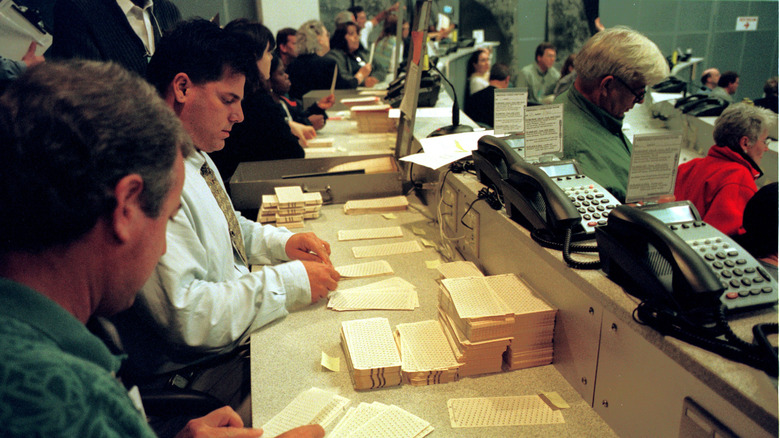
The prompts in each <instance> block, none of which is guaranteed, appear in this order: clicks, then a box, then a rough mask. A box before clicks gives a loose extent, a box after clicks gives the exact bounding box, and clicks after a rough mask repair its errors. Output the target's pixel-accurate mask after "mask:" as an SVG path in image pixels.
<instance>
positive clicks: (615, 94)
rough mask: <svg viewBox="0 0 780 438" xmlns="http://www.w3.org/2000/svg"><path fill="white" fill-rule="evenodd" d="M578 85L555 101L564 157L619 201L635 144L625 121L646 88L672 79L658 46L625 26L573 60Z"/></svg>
mask: <svg viewBox="0 0 780 438" xmlns="http://www.w3.org/2000/svg"><path fill="white" fill-rule="evenodd" d="M574 69H575V70H576V71H577V79H576V80H575V81H574V87H572V88H570V89H569V90H567V91H566V92H565V93H563V94H561V95H560V96H558V97H557V98H555V103H562V104H563V155H564V158H574V159H576V160H577V162H578V163H579V164H580V168H581V169H582V171H583V172H584V173H585V175H587V176H589V177H591V178H593V179H594V180H595V181H596V182H597V183H599V184H601V185H602V186H604V188H606V189H607V190H609V191H610V192H611V193H612V194H613V195H615V197H616V198H617V199H618V200H620V201H621V202H622V201H624V200H625V197H626V186H627V185H628V168H629V166H630V164H631V142H630V141H629V140H628V138H626V136H625V135H624V134H623V131H622V128H623V117H624V116H625V114H626V112H627V111H628V110H630V109H631V108H633V107H634V105H635V104H637V103H642V102H643V101H644V99H645V87H647V86H649V85H654V84H656V83H658V82H660V81H661V80H662V79H663V78H665V77H667V76H668V75H669V66H668V64H667V62H666V59H665V58H664V56H663V55H662V54H661V51H660V50H658V47H657V46H656V45H655V44H654V43H653V42H652V41H650V40H649V39H648V38H647V37H645V36H644V35H642V34H640V33H639V32H636V31H634V30H632V29H629V28H627V27H622V26H618V27H614V28H610V29H605V30H603V31H601V32H598V33H596V34H595V35H593V36H592V37H591V38H590V39H589V40H588V41H587V42H586V43H585V45H584V46H583V47H582V50H580V52H579V53H578V54H577V57H576V58H575V60H574Z"/></svg>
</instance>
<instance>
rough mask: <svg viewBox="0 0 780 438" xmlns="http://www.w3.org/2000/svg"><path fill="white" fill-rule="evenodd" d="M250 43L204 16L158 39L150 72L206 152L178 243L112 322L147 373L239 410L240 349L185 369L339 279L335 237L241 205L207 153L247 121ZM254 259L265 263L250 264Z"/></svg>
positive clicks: (171, 240)
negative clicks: (265, 219) (271, 220)
mask: <svg viewBox="0 0 780 438" xmlns="http://www.w3.org/2000/svg"><path fill="white" fill-rule="evenodd" d="M242 41H243V40H240V39H239V37H238V36H237V35H236V34H235V33H233V32H230V31H227V30H224V29H221V28H220V27H219V26H218V25H216V24H213V23H210V22H208V21H205V20H193V21H189V22H184V23H181V24H180V25H179V26H177V27H176V28H174V29H173V31H172V32H171V33H170V34H168V35H166V36H165V37H164V38H163V39H162V40H160V44H159V45H158V50H157V53H155V55H154V57H153V58H152V61H151V62H150V63H149V70H148V72H149V80H150V81H151V82H152V84H154V85H155V86H156V87H157V89H158V91H159V92H160V94H161V95H162V96H163V100H165V102H166V103H167V104H168V106H169V107H170V108H171V109H173V111H174V112H175V113H176V115H177V116H179V119H180V120H181V121H182V124H183V125H184V128H185V129H186V130H187V132H188V133H189V135H190V137H191V138H192V141H193V143H194V145H195V148H196V151H195V153H193V154H192V155H191V156H190V157H188V158H187V159H186V160H185V164H184V167H185V171H186V175H187V180H186V182H185V184H184V189H183V192H182V199H181V202H182V208H181V211H180V212H179V213H178V214H177V215H176V216H175V217H174V218H173V220H172V222H171V223H170V226H169V227H168V231H167V236H168V252H167V253H166V254H165V255H164V256H163V257H162V258H160V262H159V263H158V265H157V267H156V270H155V275H154V276H152V278H151V279H150V281H148V282H147V283H146V284H145V285H144V287H143V289H142V290H141V293H140V294H139V299H138V301H137V302H136V304H135V305H134V306H133V307H132V308H131V309H130V310H129V311H127V312H124V313H122V314H120V315H117V317H116V318H115V319H114V321H115V323H116V326H117V329H118V330H119V332H120V335H121V337H122V341H123V343H124V346H125V349H126V350H127V351H128V353H129V354H130V363H129V364H128V365H129V366H128V372H129V373H131V375H134V377H135V378H136V379H137V380H144V381H146V382H147V385H148V386H150V387H159V386H163V387H164V386H166V385H168V384H169V379H170V380H171V381H172V382H173V384H175V385H181V386H187V387H189V388H193V389H198V390H202V391H206V392H208V393H210V394H212V395H214V396H216V397H217V398H220V399H221V400H223V401H224V402H226V403H227V404H229V405H231V406H233V407H239V406H243V407H246V404H244V403H243V402H244V401H245V399H246V395H248V392H249V367H248V361H247V360H244V359H245V358H243V357H241V355H235V356H233V360H230V361H228V362H227V363H224V364H221V365H220V366H217V367H209V368H205V367H204V368H205V369H198V371H196V372H192V373H190V372H187V373H184V372H180V370H182V369H183V368H184V367H187V366H190V365H194V364H196V363H199V362H202V361H204V360H206V359H211V358H214V357H216V356H218V355H221V354H228V353H232V352H235V351H237V349H238V348H239V347H240V346H241V344H243V343H244V342H246V341H247V339H248V337H249V335H250V334H251V333H252V332H253V331H255V330H257V329H259V328H260V327H262V326H264V325H265V324H268V323H270V322H271V321H273V320H276V319H278V318H281V317H284V316H285V315H287V313H288V312H289V311H290V310H292V309H294V308H300V307H303V306H305V305H308V304H311V303H314V302H316V301H318V300H319V299H321V298H323V297H325V296H326V295H327V294H328V292H329V291H330V290H334V289H335V288H336V286H337V281H338V279H339V275H338V273H337V272H336V270H335V269H334V268H333V266H332V265H331V264H330V259H329V253H330V246H329V245H328V244H327V242H324V241H322V240H320V239H319V238H317V237H316V236H315V235H314V234H313V233H299V234H292V233H291V232H289V231H288V230H287V229H285V228H281V227H280V228H276V227H274V226H263V225H260V224H258V223H256V222H254V221H250V220H248V219H246V218H244V217H243V216H242V215H241V214H240V213H237V212H236V211H235V210H234V209H233V206H232V204H231V203H230V200H229V198H228V197H227V195H226V193H225V187H224V185H223V183H222V178H221V177H220V174H219V172H218V171H217V170H216V167H215V166H214V164H213V161H212V160H211V158H210V157H209V156H208V153H210V152H214V151H217V150H220V149H222V148H223V147H224V145H225V139H226V138H227V137H228V136H229V135H230V131H231V129H232V127H233V125H234V124H236V123H240V122H241V121H242V120H243V118H244V115H243V112H242V108H241V100H242V99H243V97H244V83H245V81H249V79H247V78H248V77H251V76H253V75H258V74H259V69H258V66H257V64H256V62H255V60H256V57H255V54H254V53H253V52H252V50H253V49H252V48H250V47H247V45H245V44H242V43H241V42H242ZM289 260H297V261H291V262H286V261H289ZM285 262H286V263H285ZM252 264H254V265H261V266H257V267H258V268H259V269H257V270H255V271H254V272H250V269H249V266H250V265H252ZM190 370H191V367H190ZM171 377H173V378H172V379H171ZM230 379H234V380H230ZM245 414H247V417H246V418H248V412H245Z"/></svg>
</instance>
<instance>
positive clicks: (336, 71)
mask: <svg viewBox="0 0 780 438" xmlns="http://www.w3.org/2000/svg"><path fill="white" fill-rule="evenodd" d="M338 75H339V66H338V65H334V66H333V80H332V81H331V82H330V94H334V93H335V92H336V78H337V77H338Z"/></svg>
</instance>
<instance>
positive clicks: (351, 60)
mask: <svg viewBox="0 0 780 438" xmlns="http://www.w3.org/2000/svg"><path fill="white" fill-rule="evenodd" d="M325 57H326V58H330V59H333V60H334V61H335V62H336V64H337V65H338V67H339V72H338V75H339V81H337V83H336V88H339V89H342V88H357V87H358V86H360V85H363V86H365V87H373V86H374V85H376V84H377V83H378V82H379V80H380V79H379V78H378V77H376V76H371V71H372V67H371V65H370V64H368V54H366V53H365V50H362V49H361V46H360V34H359V33H358V28H357V24H355V23H354V22H352V21H348V22H346V23H344V24H342V25H340V26H339V27H337V28H336V31H335V32H333V36H332V37H331V38H330V51H329V52H328V53H327V54H326V55H325ZM377 74H379V75H381V76H382V77H383V78H384V75H382V74H381V73H377Z"/></svg>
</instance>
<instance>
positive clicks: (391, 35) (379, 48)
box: [374, 15, 409, 76]
mask: <svg viewBox="0 0 780 438" xmlns="http://www.w3.org/2000/svg"><path fill="white" fill-rule="evenodd" d="M397 25H398V18H397V17H396V16H395V15H390V16H388V17H387V19H386V20H385V25H384V27H383V28H382V33H381V34H380V35H379V38H378V39H377V40H376V48H375V49H374V66H375V67H376V69H377V70H379V69H382V70H383V71H385V72H386V74H388V75H391V76H392V75H394V74H395V72H396V70H397V69H398V64H400V63H403V60H404V45H403V44H400V45H398V50H399V51H400V52H401V53H400V54H398V55H397V56H398V58H397V60H398V61H400V62H396V59H394V58H393V56H396V55H395V53H393V52H394V50H395V47H396V26H397ZM408 37H409V22H408V21H404V22H403V24H402V27H401V38H403V39H406V38H408Z"/></svg>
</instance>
